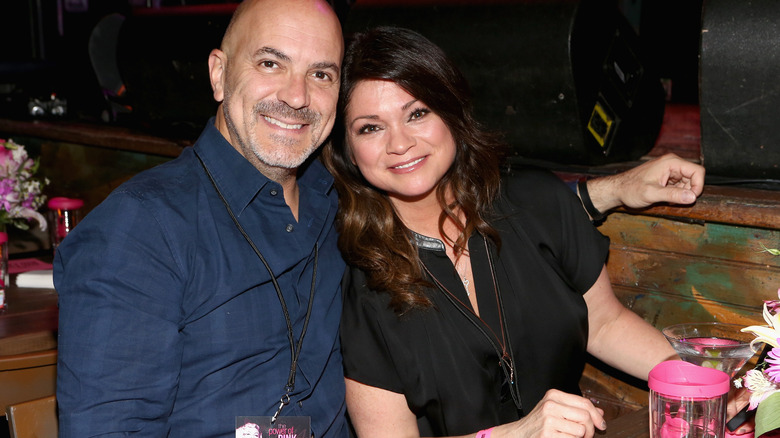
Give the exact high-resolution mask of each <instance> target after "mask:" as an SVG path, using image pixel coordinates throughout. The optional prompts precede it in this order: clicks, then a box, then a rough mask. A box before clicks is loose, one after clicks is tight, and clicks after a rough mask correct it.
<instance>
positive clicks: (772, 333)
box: [742, 304, 780, 350]
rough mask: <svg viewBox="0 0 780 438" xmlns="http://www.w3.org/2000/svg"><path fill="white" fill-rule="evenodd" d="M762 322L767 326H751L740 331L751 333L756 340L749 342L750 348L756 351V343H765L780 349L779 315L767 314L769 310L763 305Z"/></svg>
mask: <svg viewBox="0 0 780 438" xmlns="http://www.w3.org/2000/svg"><path fill="white" fill-rule="evenodd" d="M763 313H764V320H765V321H766V322H767V324H768V325H766V326H764V325H751V326H750V327H745V328H743V329H742V331H743V332H750V333H753V334H754V335H755V336H756V338H755V339H753V340H752V341H751V342H750V346H751V347H752V348H753V350H756V346H755V344H756V343H758V342H765V343H767V344H769V345H771V346H773V347H775V348H780V342H778V338H780V314H777V315H772V314H771V313H770V312H769V308H768V307H767V305H766V304H764V312H763Z"/></svg>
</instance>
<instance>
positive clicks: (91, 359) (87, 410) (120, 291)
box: [54, 196, 181, 438]
mask: <svg viewBox="0 0 780 438" xmlns="http://www.w3.org/2000/svg"><path fill="white" fill-rule="evenodd" d="M155 224H156V222H155V221H154V219H152V218H151V215H150V214H149V212H148V211H147V210H144V209H142V208H141V206H140V205H139V203H138V202H136V201H135V200H133V199H132V198H129V197H118V196H112V197H110V199H109V200H107V201H106V202H104V204H102V205H101V206H99V207H98V208H97V209H95V210H93V211H92V212H91V213H90V217H87V218H86V219H85V220H84V221H82V222H80V223H79V225H78V227H76V228H75V229H74V230H73V232H72V233H71V234H69V235H68V237H67V239H65V241H64V242H63V244H62V245H61V246H59V247H58V248H57V253H56V257H55V261H54V280H55V286H56V288H57V291H58V293H59V304H60V329H59V345H58V356H59V357H58V367H57V402H58V404H59V422H60V436H61V437H63V438H65V437H84V436H98V435H99V436H125V435H126V434H130V433H139V434H142V435H144V436H164V435H165V433H166V432H165V430H166V427H168V425H167V416H168V415H169V414H170V412H171V410H172V406H173V399H174V396H175V393H176V388H177V378H178V375H179V370H180V361H181V347H180V343H179V342H178V339H179V334H178V325H177V323H176V322H177V320H178V316H179V313H180V307H181V306H180V303H178V302H177V301H176V299H175V297H177V296H178V290H179V289H180V286H178V279H177V276H176V273H175V272H174V271H172V270H171V268H168V267H170V266H173V265H174V264H173V263H171V260H170V257H167V255H168V254H169V252H168V251H166V250H165V248H166V244H165V243H164V242H165V235H164V233H163V232H162V230H161V228H160V227H158V226H155ZM114 434H116V435H114Z"/></svg>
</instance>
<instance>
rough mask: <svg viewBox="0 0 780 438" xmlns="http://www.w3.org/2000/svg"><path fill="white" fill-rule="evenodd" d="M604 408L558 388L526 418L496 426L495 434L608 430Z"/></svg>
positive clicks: (582, 433) (525, 435)
mask: <svg viewBox="0 0 780 438" xmlns="http://www.w3.org/2000/svg"><path fill="white" fill-rule="evenodd" d="M606 428H607V423H606V421H604V411H602V410H601V409H599V408H597V407H595V406H594V405H593V403H591V402H590V400H588V399H586V398H584V397H580V396H578V395H573V394H568V393H565V392H561V391H558V390H555V389H551V390H549V391H547V393H546V394H545V395H544V398H542V400H541V401H540V402H539V403H538V404H537V405H536V407H534V409H533V410H532V411H531V412H530V413H529V414H528V415H526V416H525V417H523V418H522V419H520V420H518V421H516V422H514V423H509V424H505V425H503V426H499V427H496V428H494V429H493V432H492V435H491V437H492V438H504V437H513V438H514V437H522V438H532V437H570V436H571V437H586V438H590V437H592V436H594V435H595V433H596V429H599V430H604V429H606Z"/></svg>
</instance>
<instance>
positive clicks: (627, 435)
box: [596, 408, 650, 438]
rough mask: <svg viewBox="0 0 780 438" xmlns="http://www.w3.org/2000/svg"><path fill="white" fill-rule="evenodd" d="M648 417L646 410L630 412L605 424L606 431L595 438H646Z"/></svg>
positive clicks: (648, 434)
mask: <svg viewBox="0 0 780 438" xmlns="http://www.w3.org/2000/svg"><path fill="white" fill-rule="evenodd" d="M649 421H650V416H649V413H648V410H647V408H645V409H639V410H637V411H634V412H630V413H628V414H626V415H623V416H621V417H618V418H615V419H614V420H611V421H609V422H607V430H606V431H604V432H597V433H596V436H599V437H606V438H648V437H649V436H650V426H649Z"/></svg>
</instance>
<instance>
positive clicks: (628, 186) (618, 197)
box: [587, 153, 705, 212]
mask: <svg viewBox="0 0 780 438" xmlns="http://www.w3.org/2000/svg"><path fill="white" fill-rule="evenodd" d="M704 173H705V171H704V167H702V166H700V165H698V164H695V163H691V162H690V161H686V160H683V159H682V158H680V157H678V156H677V155H675V154H671V153H670V154H666V155H664V156H662V157H658V158H655V159H653V160H651V161H648V162H646V163H643V164H641V165H639V166H637V167H635V168H633V169H630V170H627V171H625V172H622V173H619V174H617V175H611V176H604V177H600V178H594V179H591V180H589V181H588V182H587V184H588V193H589V194H590V199H591V201H592V202H593V205H594V206H595V207H596V209H598V210H599V211H601V212H607V211H609V210H611V209H613V208H616V207H620V206H626V207H629V208H644V207H648V206H650V205H652V204H656V203H659V202H668V203H670V204H683V205H687V204H692V203H694V202H695V201H696V198H697V197H698V196H699V195H701V192H702V190H703V189H704Z"/></svg>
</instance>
